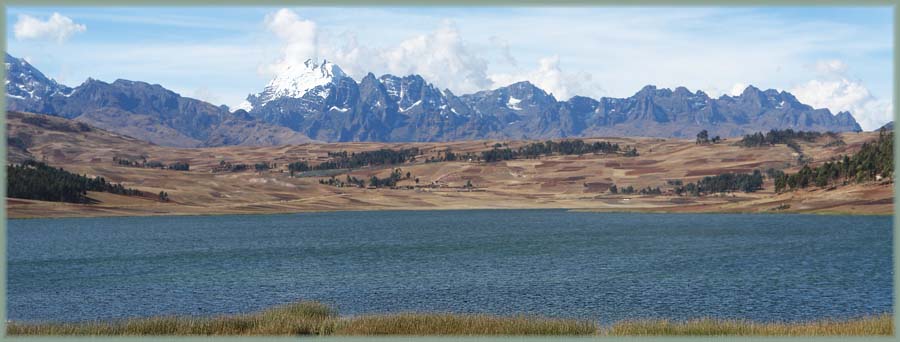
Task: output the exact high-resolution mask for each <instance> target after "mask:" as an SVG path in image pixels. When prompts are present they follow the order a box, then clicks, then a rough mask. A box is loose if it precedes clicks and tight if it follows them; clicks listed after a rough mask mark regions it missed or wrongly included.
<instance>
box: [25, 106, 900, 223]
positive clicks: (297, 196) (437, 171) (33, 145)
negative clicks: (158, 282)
mask: <svg viewBox="0 0 900 342" xmlns="http://www.w3.org/2000/svg"><path fill="white" fill-rule="evenodd" d="M26 115H29V114H19V113H8V115H7V130H8V131H7V134H8V136H27V137H28V139H29V140H30V144H29V147H28V149H27V151H25V150H21V149H17V148H10V149H9V154H8V159H9V160H10V161H20V160H22V159H24V158H33V159H35V160H43V161H45V162H47V163H48V164H50V165H53V166H57V167H63V168H65V169H66V170H69V171H72V172H77V173H81V174H88V175H91V176H95V175H100V176H103V177H105V178H106V179H107V180H110V181H113V182H121V183H123V184H124V185H126V186H127V187H133V188H137V189H140V190H143V191H146V192H149V193H153V194H156V193H158V192H160V191H166V192H167V193H169V197H170V199H171V201H170V202H166V203H163V202H159V201H156V200H155V199H153V198H136V197H125V196H119V195H112V194H108V193H91V194H89V196H90V197H91V198H92V199H95V200H97V201H98V202H99V203H97V204H90V205H82V204H68V203H55V202H43V201H31V200H20V199H7V215H8V216H9V217H10V218H33V217H72V216H122V215H205V214H257V213H282V212H306V211H334V210H424V209H429V210H434V209H520V208H566V209H574V210H592V211H640V212H801V213H851V214H891V213H892V211H893V184H892V183H890V182H882V183H878V184H876V183H869V184H855V185H848V186H840V187H837V188H835V189H830V190H829V189H810V190H803V191H797V192H789V193H784V194H775V193H774V192H773V190H772V188H773V186H772V184H771V181H767V183H766V185H765V189H764V190H762V191H759V192H756V193H752V194H745V193H734V194H728V195H713V196H703V197H699V198H698V197H679V196H676V195H674V194H666V193H665V192H666V190H669V189H671V187H669V186H667V185H666V180H669V179H681V180H683V181H684V182H693V181H696V180H697V179H699V178H702V177H704V176H710V175H715V174H718V173H722V172H752V171H753V170H754V169H760V170H765V169H767V168H770V167H774V168H786V171H787V172H792V171H795V170H797V169H798V167H799V166H798V165H799V164H798V162H797V157H798V156H799V155H798V154H797V153H796V152H795V151H793V150H791V149H790V148H788V147H786V146H784V145H776V146H772V147H764V148H741V147H738V146H734V145H733V143H734V142H735V141H736V140H738V139H727V140H726V141H725V142H723V143H720V144H716V145H696V144H694V142H693V141H692V140H683V139H682V140H679V139H657V138H586V139H583V140H585V141H587V142H593V141H598V140H604V141H611V142H616V143H619V144H620V145H631V146H636V147H637V149H638V151H639V153H640V156H638V157H633V158H629V157H624V156H621V155H605V154H597V155H593V154H592V155H582V156H546V157H542V158H541V159H528V160H512V161H506V162H497V163H479V162H470V161H455V162H440V163H424V162H423V160H424V159H425V158H418V159H419V161H417V162H415V163H410V164H406V165H399V166H395V167H399V168H401V169H402V170H403V173H404V174H405V173H406V172H410V173H411V174H412V178H411V179H410V180H403V181H401V182H400V183H399V185H400V186H401V187H403V186H411V187H412V186H415V182H414V181H413V180H412V179H414V178H416V177H418V178H419V179H420V183H419V186H418V187H415V188H414V189H384V188H382V189H362V188H350V187H345V188H338V187H333V186H328V185H321V184H319V183H318V180H319V179H322V178H325V177H295V178H292V177H290V175H289V173H288V172H287V171H286V166H287V164H288V163H290V162H294V161H300V160H305V161H309V162H310V163H311V164H316V163H318V162H320V161H325V160H327V153H328V152H336V151H343V150H346V151H349V152H353V151H371V150H376V149H379V148H393V149H398V148H404V147H412V146H416V147H419V148H420V149H421V150H422V151H424V154H425V155H424V156H423V157H426V158H427V157H430V156H433V155H437V153H438V152H439V151H443V150H445V149H447V148H450V149H452V150H453V151H454V152H463V153H465V152H475V153H478V152H481V151H484V150H489V149H490V148H491V146H492V145H493V144H495V143H498V142H499V143H508V144H509V146H510V147H512V148H515V147H517V146H520V145H524V144H527V143H528V142H527V141H493V140H489V141H461V142H448V143H327V144H304V145H290V146H275V147H219V148H198V149H181V148H172V147H163V146H157V145H151V144H149V143H146V142H142V141H139V140H136V139H132V138H129V137H126V136H121V135H117V134H114V133H110V132H107V131H103V130H99V129H93V130H91V131H88V132H80V131H78V132H73V131H65V130H57V129H49V128H41V127H36V126H34V125H31V124H28V123H24V122H22V118H23V117H25V116H26ZM48 119H50V120H51V121H52V122H53V123H59V124H60V125H63V124H68V121H66V120H64V119H59V118H53V117H48ZM876 136H877V133H859V134H857V133H847V134H843V135H842V137H843V140H844V141H845V142H846V145H844V146H833V147H826V146H825V144H826V143H827V141H826V140H827V139H823V141H817V142H814V143H801V148H802V152H803V155H804V156H805V157H806V158H812V164H813V165H815V164H817V163H821V162H824V161H826V160H829V159H830V158H832V157H836V156H839V155H842V154H848V153H853V152H854V151H855V150H856V149H858V148H859V146H860V144H862V143H863V142H865V141H868V140H873V139H875V138H876ZM140 156H146V157H147V159H148V160H153V161H160V162H163V163H173V162H176V161H185V162H188V163H190V165H191V171H187V172H184V171H173V170H160V169H144V168H135V167H124V166H118V165H115V164H114V163H113V157H120V158H129V159H137V158H139V157H140ZM223 160H224V161H228V162H231V163H246V164H249V165H250V166H251V169H252V165H253V164H254V163H260V162H270V163H271V162H275V163H277V164H278V168H277V169H275V170H271V171H266V172H256V171H252V170H249V171H243V172H212V169H213V167H215V166H216V165H218V164H219V162H220V161H223ZM390 172H391V167H380V168H371V169H361V170H353V171H352V172H351V173H350V174H351V175H353V176H355V177H357V178H361V179H366V180H367V179H368V178H369V177H371V176H372V175H377V176H379V177H386V176H387V175H388V174H389V173H390ZM337 178H338V179H344V178H345V173H341V174H338V175H337ZM467 181H471V182H472V184H473V185H474V186H475V189H473V190H467V189H464V185H465V184H466V182H467ZM611 184H616V185H617V186H618V187H619V188H620V189H621V188H623V187H625V186H628V185H632V186H634V187H635V188H643V187H647V186H652V187H657V186H659V187H661V188H662V189H663V192H664V194H663V195H656V196H653V195H647V196H642V195H622V194H619V195H611V194H609V193H608V191H607V190H608V188H609V186H610V185H611ZM783 205H789V206H790V207H789V208H787V209H783V208H784V206H783Z"/></svg>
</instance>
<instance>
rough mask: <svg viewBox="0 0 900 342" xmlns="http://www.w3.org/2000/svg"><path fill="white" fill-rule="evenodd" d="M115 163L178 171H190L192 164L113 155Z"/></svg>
mask: <svg viewBox="0 0 900 342" xmlns="http://www.w3.org/2000/svg"><path fill="white" fill-rule="evenodd" d="M113 163H115V164H116V165H119V166H128V167H142V168H149V169H169V170H177V171H190V170H191V165H190V164H189V163H187V162H181V161H179V162H175V163H173V164H168V165H166V164H164V163H163V162H160V161H156V160H147V157H141V160H131V159H128V158H120V157H117V156H113Z"/></svg>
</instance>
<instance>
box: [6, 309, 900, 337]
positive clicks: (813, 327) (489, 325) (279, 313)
mask: <svg viewBox="0 0 900 342" xmlns="http://www.w3.org/2000/svg"><path fill="white" fill-rule="evenodd" d="M893 317H894V316H893V314H892V313H881V314H870V315H865V316H859V317H852V318H846V319H829V318H824V319H817V320H809V321H797V322H755V321H751V320H744V319H716V318H711V317H701V318H693V319H683V320H670V319H636V320H622V321H617V322H613V323H611V324H600V323H599V322H598V321H596V320H586V319H567V318H549V317H540V316H531V315H506V316H501V315H489V314H454V313H440V312H419V313H413V312H400V313H382V314H365V315H354V316H340V315H338V312H337V311H336V310H334V309H333V308H331V307H329V306H327V305H324V304H321V303H318V302H308V301H304V302H296V303H291V304H285V305H279V306H275V307H272V308H269V309H265V310H262V311H258V312H253V313H245V314H230V315H212V316H153V317H142V318H129V319H121V320H108V321H100V320H94V321H85V322H69V323H66V322H43V323H25V322H16V321H7V324H6V325H7V331H6V333H7V334H8V335H11V336H27V335H42V336H126V335H128V336H212V335H215V336H222V335H239V336H375V335H385V336H479V335H484V336H525V335H543V336H891V335H893V331H894V327H893V321H894V319H893Z"/></svg>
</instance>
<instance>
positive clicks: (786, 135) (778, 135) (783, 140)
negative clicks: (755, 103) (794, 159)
mask: <svg viewBox="0 0 900 342" xmlns="http://www.w3.org/2000/svg"><path fill="white" fill-rule="evenodd" d="M826 134H828V135H831V136H833V137H837V135H836V134H834V133H831V132H829V133H819V132H804V131H794V130H792V129H790V128H789V129H784V130H777V129H773V130H770V131H769V132H768V133H765V134H763V133H762V132H756V133H753V134H748V135H745V136H744V137H743V138H742V139H741V141H739V142H738V145H739V146H743V147H762V146H771V145H775V144H788V145H796V142H795V141H796V140H802V141H815V140H816V139H818V138H819V137H821V136H823V135H826Z"/></svg>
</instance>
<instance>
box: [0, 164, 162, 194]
mask: <svg viewBox="0 0 900 342" xmlns="http://www.w3.org/2000/svg"><path fill="white" fill-rule="evenodd" d="M6 175H7V178H6V181H7V196H9V197H13V198H24V199H33V200H41V201H53V202H70V203H89V202H90V199H89V198H88V197H87V192H88V191H98V192H109V193H114V194H119V195H126V196H143V192H141V191H140V190H136V189H131V188H126V187H125V186H123V185H122V184H119V183H111V182H108V181H106V179H104V178H103V177H99V176H98V177H94V178H89V177H87V176H82V175H78V174H74V173H71V172H68V171H66V170H63V169H62V168H54V167H51V166H49V165H47V164H44V163H42V162H37V161H33V160H28V161H25V162H23V163H22V164H18V165H7V166H6ZM165 198H166V199H168V194H166V197H165Z"/></svg>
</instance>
